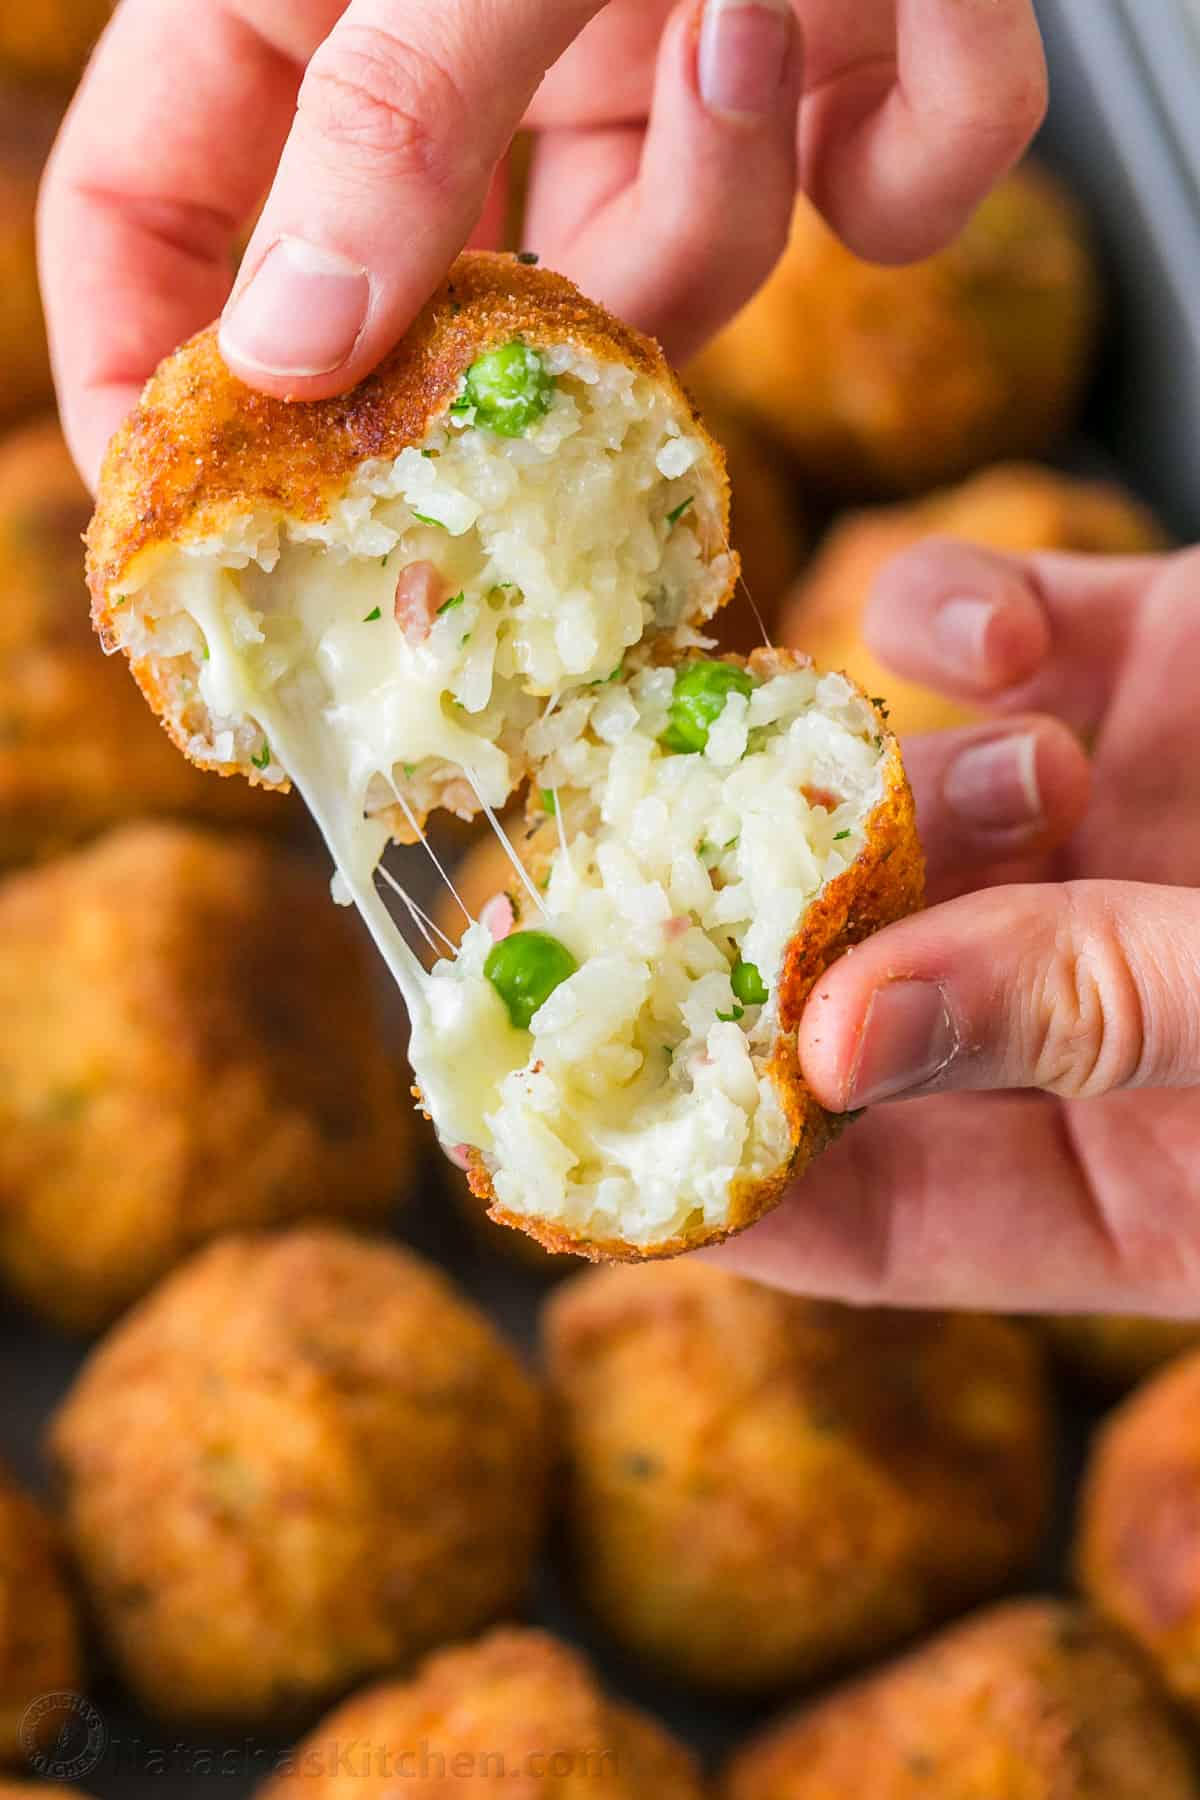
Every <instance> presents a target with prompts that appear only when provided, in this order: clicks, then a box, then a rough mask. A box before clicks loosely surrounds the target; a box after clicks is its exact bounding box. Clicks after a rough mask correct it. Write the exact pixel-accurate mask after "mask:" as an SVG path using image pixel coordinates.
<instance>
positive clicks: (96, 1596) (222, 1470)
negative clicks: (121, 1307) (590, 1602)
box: [50, 1227, 550, 1724]
mask: <svg viewBox="0 0 1200 1800" xmlns="http://www.w3.org/2000/svg"><path fill="white" fill-rule="evenodd" d="M546 1424H547V1420H546V1408H545V1405H544V1402H543V1398H542V1395H541V1392H540V1390H539V1389H538V1388H537V1386H536V1385H535V1384H534V1382H533V1381H532V1380H531V1379H530V1377H529V1376H528V1375H527V1374H526V1372H525V1370H524V1369H523V1367H522V1366H521V1363H520V1361H519V1359H518V1358H517V1356H516V1355H515V1354H514V1352H513V1351H512V1350H511V1349H510V1347H509V1346H508V1345H507V1343H506V1342H505V1341H504V1339H503V1338H502V1337H501V1336H500V1334H499V1333H498V1332H497V1331H496V1330H495V1329H494V1328H493V1326H492V1324H491V1322H490V1321H489V1320H488V1319H487V1318H486V1316H485V1315H484V1314H483V1313H481V1312H480V1311H479V1309H478V1308H477V1307H476V1306H474V1305H473V1304H472V1303H471V1302H470V1301H468V1300H467V1299H466V1298H465V1297H464V1296H462V1295H461V1294H460V1293H459V1292H458V1291H457V1290H456V1289H455V1287H454V1286H453V1284H452V1283H451V1282H450V1281H448V1280H447V1279H446V1277H445V1276H444V1275H443V1274H442V1273H441V1271H440V1270H438V1269H435V1268H433V1267H432V1266H431V1265H430V1264H428V1263H426V1262H425V1261H424V1260H423V1259H422V1258H420V1257H419V1256H417V1255H415V1254H414V1253H413V1252H411V1251H407V1250H404V1249H401V1248H400V1247H399V1246H398V1245H395V1244H391V1243H385V1242H382V1241H378V1240H372V1239H366V1240H364V1239H363V1238H360V1237H356V1236H354V1235H352V1234H351V1233H349V1232H345V1231H338V1230H335V1229H332V1228H324V1229H322V1228H318V1227H309V1228H302V1229H296V1230H292V1231H288V1232H283V1233H280V1234H277V1235H267V1234H246V1235H240V1236H236V1237H226V1238H223V1239H222V1240H221V1241H220V1242H219V1243H216V1244H213V1245H211V1246H209V1247H208V1248H207V1249H206V1250H203V1251H201V1252H200V1254H199V1255H197V1256H196V1257H194V1258H193V1259H192V1261H191V1262H189V1263H188V1264H187V1265H186V1266H185V1267H184V1268H182V1269H179V1270H177V1271H176V1272H175V1273H174V1274H173V1275H171V1276H170V1277H169V1278H168V1279H167V1280H166V1281H165V1282H164V1283H163V1284H162V1285H161V1286H160V1287H159V1288H157V1289H156V1290H155V1292H154V1293H153V1294H152V1295H151V1296H150V1298H149V1299H148V1300H146V1301H144V1302H143V1303H142V1304H141V1305H140V1306H139V1307H137V1308H136V1309H135V1310H134V1311H133V1312H132V1313H131V1314H130V1315H129V1317H128V1318H127V1319H124V1320H122V1321H121V1323H120V1324H118V1325H117V1326H116V1327H115V1328H114V1330H113V1331H112V1332H111V1333H110V1335H109V1336H108V1337H107V1338H106V1339H105V1340H104V1342H103V1343H102V1344H101V1345H100V1346H99V1347H98V1348H97V1349H96V1350H95V1351H94V1352H93V1353H92V1355H91V1357H90V1358H89V1359H88V1361H87V1362H86V1363H85V1365H84V1367H83V1369H82V1371H81V1372H80V1374H79V1375H78V1377H77V1379H76V1381H75V1384H74V1386H73V1387H72V1388H71V1390H70V1392H69V1393H68V1395H67V1397H66V1399H65V1401H64V1402H63V1404H62V1406H61V1408H60V1410H59V1411H58V1413H57V1414H56V1416H55V1418H54V1420H53V1423H52V1426H51V1430H50V1448H51V1451H52V1455H53V1458H54V1462H55V1466H56V1469H57V1472H58V1476H59V1480H60V1483H61V1490H62V1496H63V1514H64V1522H65V1528H66V1531H67V1535H68V1539H69V1542H70V1544H71V1547H72V1550H73V1552H74V1554H75V1559H76V1563H77V1565H78V1567H79V1569H80V1572H81V1576H82V1579H83V1581H84V1584H85V1587H86V1590H87V1593H88V1597H89V1600H90V1603H91V1609H92V1613H93V1616H94V1617H95V1619H96V1622H97V1624H98V1626H99V1628H100V1630H101V1633H102V1635H103V1637H104V1639H105V1641H106V1643H107V1645H108V1648H109V1651H110V1653H111V1655H112V1658H113V1660H114V1661H115V1663H116V1665H117V1667H118V1668H119V1669H120V1671H121V1674H122V1676H123V1678H124V1680H125V1682H126V1684H127V1685H128V1686H129V1687H130V1688H132V1689H133V1691H134V1692H135V1693H136V1694H137V1695H138V1696H139V1698H140V1699H141V1701H142V1702H143V1703H144V1704H145V1705H147V1706H149V1707H151V1708H153V1709H154V1710H156V1711H157V1712H159V1713H161V1714H162V1715H164V1716H165V1717H174V1718H179V1719H195V1720H197V1721H201V1720H228V1721H231V1722H232V1721H233V1720H242V1721H244V1722H245V1723H247V1724H249V1723H251V1722H261V1723H265V1722H267V1721H268V1720H277V1721H281V1722H282V1721H284V1720H286V1721H287V1722H289V1723H290V1722H293V1721H294V1720H295V1719H296V1718H297V1717H304V1718H308V1717H311V1714H312V1709H313V1707H314V1706H316V1705H319V1704H322V1703H328V1702H330V1701H332V1700H333V1699H334V1698H336V1697H337V1696H338V1695H339V1694H341V1693H344V1692H345V1691H346V1689H347V1688H348V1687H349V1686H351V1685H352V1684H353V1683H355V1682H358V1681H362V1680H365V1679H367V1678H370V1677H373V1676H375V1675H377V1674H381V1673H383V1672H384V1671H385V1670H389V1669H395V1668H399V1667H402V1666H403V1665H405V1664H406V1663H408V1662H409V1661H411V1660H412V1659H413V1658H415V1657H418V1656H423V1655H425V1654H426V1653H427V1652H428V1651H429V1650H430V1649H432V1648H434V1647H436V1646H437V1645H439V1644H441V1643H444V1642H446V1641H449V1640H453V1639H456V1638H459V1637H462V1636H464V1635H466V1634H467V1633H470V1632H473V1631H475V1630H478V1629H479V1628H480V1627H482V1626H484V1625H487V1624H490V1623H491V1621H492V1620H493V1619H495V1618H498V1617H503V1616H505V1615H507V1614H511V1613H512V1612H513V1611H514V1610H516V1609H517V1608H519V1606H520V1605H521V1602H522V1598H523V1592H524V1588H525V1584H526V1580H527V1578H528V1573H529V1568H530V1564H531V1562H532V1559H533V1556H534V1554H535V1552H536V1549H537V1545H538V1541H539V1538H540V1535H541V1528H542V1523H543V1518H544V1510H545V1498H546V1488H547V1475H548V1466H549V1460H550V1459H549V1454H548V1443H547V1433H546Z"/></svg>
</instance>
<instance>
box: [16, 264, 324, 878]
mask: <svg viewBox="0 0 1200 1800" xmlns="http://www.w3.org/2000/svg"><path fill="white" fill-rule="evenodd" d="M2 305H3V299H2V298H0V306H2ZM90 509H91V502H90V500H89V498H88V495H87V491H86V489H85V488H84V486H83V483H82V482H81V481H80V479H79V476H78V475H77V473H76V471H75V466H74V464H73V463H72V461H71V458H70V456H69V455H68V452H67V447H66V445H65V444H64V443H63V440H62V434H61V433H60V431H59V429H58V426H57V424H56V423H55V422H54V420H53V419H49V418H47V419H43V420H41V421H39V422H38V423H36V424H34V425H30V426H28V427H26V428H25V429H23V430H22V431H20V432H18V433H16V434H15V435H13V436H12V437H9V438H8V439H6V440H5V442H4V443H3V444H2V445H0V564H2V565H3V568H4V571H5V582H6V588H5V592H6V598H5V606H4V610H3V614H2V615H0V863H16V862H24V861H29V860H31V859H33V858H36V857H39V856H43V855H46V854H47V853H49V852H50V851H53V850H56V849H61V848H64V847H66V846H67V845H69V844H72V843H75V842H78V841H80V840H82V839H84V838H87V837H91V836H93V835H94V834H95V833H96V832H98V831H101V830H103V829H104V828H105V827H106V826H109V825H113V824H116V823H118V822H119V821H121V820H123V819H127V818H133V817H136V816H138V815H141V814H147V813H179V814H189V815H192V816H195V817H197V818H205V819H212V820H214V821H219V822H220V823H226V822H228V823H230V824H237V823H245V824H258V825H262V826H264V827H266V828H271V829H279V828H283V827H286V826H287V825H288V824H289V823H290V822H291V821H292V820H293V819H294V816H295V815H294V811H293V809H292V808H291V807H290V806H289V805H288V804H287V803H286V802H284V801H282V800H280V799H278V798H276V797H275V796H273V795H267V794H256V793H254V792H252V791H251V790H250V789H249V788H248V787H247V786H246V784H245V783H244V782H241V781H212V780H208V779H206V778H205V776H204V775H203V774H201V773H200V771H198V770H195V769H192V768H190V767H189V766H188V764H187V763H186V762H185V761H184V759H183V758H182V757H181V756H180V755H179V754H178V752H177V751H176V750H175V748H174V746H173V745H172V744H171V742H170V740H169V739H168V738H167V736H166V734H165V733H164V732H163V731H162V730H161V729H160V728H159V726H158V725H157V724H156V722H155V720H154V719H153V718H152V717H151V716H150V714H149V713H148V712H147V710H146V707H145V704H144V703H143V701H142V698H141V696H140V694H139V693H138V691H137V688H136V686H135V685H134V683H133V682H132V681H130V679H129V671H128V670H127V669H126V668H125V666H124V663H123V661H121V660H116V659H106V658H105V657H104V656H103V654H102V653H101V650H100V646H99V645H98V644H97V642H96V636H95V633H94V632H93V631H92V629H91V623H90V620H89V617H88V599H87V588H86V586H85V583H84V580H83V548H82V543H81V539H82V536H83V533H84V531H85V530H86V527H87V522H88V516H89V512H90Z"/></svg>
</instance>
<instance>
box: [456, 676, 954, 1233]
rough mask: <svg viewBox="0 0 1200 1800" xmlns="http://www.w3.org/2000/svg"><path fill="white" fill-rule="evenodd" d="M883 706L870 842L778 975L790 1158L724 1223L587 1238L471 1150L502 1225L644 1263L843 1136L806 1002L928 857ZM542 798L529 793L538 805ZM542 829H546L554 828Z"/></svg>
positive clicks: (793, 943) (914, 896)
mask: <svg viewBox="0 0 1200 1800" xmlns="http://www.w3.org/2000/svg"><path fill="white" fill-rule="evenodd" d="M726 660H728V661H731V662H737V661H740V660H741V659H739V658H736V657H730V658H727V659H726ZM809 660H810V659H809V658H808V657H806V656H801V655H798V654H797V653H796V652H794V651H790V650H755V651H754V652H753V653H752V655H751V656H750V657H748V658H747V659H745V666H746V667H747V668H748V669H749V671H750V673H751V674H752V675H753V676H754V677H755V679H756V680H757V681H768V680H770V679H771V678H772V676H775V675H780V674H786V673H789V672H790V671H792V670H794V669H796V668H798V667H803V666H805V665H806V664H807V663H808V662H809ZM876 711H877V716H878V721H879V743H880V747H881V748H884V749H885V750H886V762H885V764H884V768H883V794H882V797H881V798H880V800H879V802H878V803H877V805H876V806H875V808H874V810H873V812H872V813H871V815H870V817H869V819H868V821H867V826H866V833H865V836H866V842H865V844H864V846H863V849H862V850H861V851H860V853H859V855H858V856H857V858H856V859H855V861H854V862H853V863H852V864H851V865H850V867H849V868H848V869H846V870H845V871H844V872H843V873H842V874H841V875H839V876H837V877H836V879H834V880H833V881H831V882H829V884H828V885H827V886H826V887H825V888H823V889H822V890H821V892H820V893H819V894H818V895H817V897H816V899H815V900H814V901H813V902H812V904H811V905H810V906H809V908H808V911H807V912H806V913H805V914H804V917H803V918H802V919H801V920H800V921H799V922H798V923H797V926H796V930H795V933H794V934H793V936H792V938H791V939H790V940H789V942H788V945H787V949H786V951H785V952H784V958H783V967H782V969H781V971H780V975H779V1008H778V1029H777V1031H776V1034H775V1038H774V1042H773V1045H772V1048H771V1055H770V1058H769V1060H768V1062H767V1064H766V1072H767V1074H768V1075H769V1076H770V1078H771V1080H772V1082H773V1083H774V1086H775V1089H776V1092H777V1093H778V1096H779V1102H780V1105H781V1107H782V1109H783V1112H784V1116H785V1117H786V1119H787V1121H788V1125H789V1128H790V1135H791V1144H792V1154H791V1158H790V1160H789V1161H788V1162H787V1163H785V1164H784V1165H783V1166H782V1167H781V1168H779V1169H778V1170H777V1171H776V1172H775V1173H774V1174H771V1175H767V1176H763V1177H761V1178H759V1179H754V1180H750V1179H742V1180H740V1181H739V1182H737V1183H736V1184H735V1185H734V1187H733V1190H732V1192H731V1196H730V1203H729V1213H728V1217H727V1219H726V1220H725V1221H724V1222H723V1223H722V1224H721V1225H720V1226H719V1227H718V1228H714V1227H712V1226H711V1225H709V1226H706V1225H705V1224H704V1222H703V1221H699V1222H698V1223H697V1224H696V1225H695V1226H694V1227H689V1228H688V1229H687V1230H685V1231H683V1232H681V1233H679V1234H678V1235H676V1236H673V1237H664V1238H660V1239H658V1240H657V1241H656V1242H655V1243H653V1244H650V1245H647V1244H644V1243H641V1244H632V1243H629V1242H627V1241H626V1240H625V1239H624V1238H620V1237H610V1238H592V1237H581V1236H579V1235H578V1233H577V1232H576V1231H575V1230H574V1229H573V1228H572V1227H570V1226H567V1225H564V1224H562V1223H560V1222H559V1221H557V1220H555V1219H550V1218H541V1217H535V1216H534V1215H532V1214H528V1213H514V1212H511V1211H509V1210H508V1209H507V1208H506V1207H504V1206H503V1205H502V1204H501V1203H500V1202H499V1201H498V1200H497V1199H496V1197H495V1194H494V1192H493V1189H492V1182H491V1177H490V1175H489V1173H488V1170H487V1168H486V1167H485V1165H484V1162H483V1158H482V1157H481V1156H480V1155H479V1153H478V1152H477V1151H472V1153H471V1162H470V1182H471V1189H472V1191H473V1193H474V1194H475V1195H476V1196H477V1197H478V1198H479V1199H480V1200H483V1201H485V1202H486V1203H487V1207H488V1213H489V1216H490V1217H491V1218H493V1219H495V1220H496V1221H497V1222H498V1223H499V1224H501V1225H511V1226H514V1227H515V1228H516V1229H517V1230H519V1231H525V1232H528V1233H529V1235H530V1236H531V1237H533V1238H535V1239H536V1240H537V1242H538V1243H540V1244H541V1245H542V1246H543V1247H544V1248H545V1249H547V1250H549V1251H551V1252H552V1253H554V1254H558V1253H559V1252H562V1251H568V1252H570V1254H571V1255H573V1256H582V1257H586V1258H587V1259H588V1260H589V1261H591V1262H643V1261H646V1260H648V1259H653V1258H662V1257H673V1256H679V1255H682V1254H683V1252H685V1251H688V1250H695V1249H697V1248H698V1247H699V1246H700V1245H702V1244H708V1243H714V1242H717V1241H719V1240H722V1239H724V1238H727V1237H730V1236H732V1235H734V1234H735V1233H737V1232H739V1231H745V1230H746V1229H747V1228H748V1227H749V1226H751V1225H753V1224H755V1223H756V1222H757V1221H758V1220H759V1219H761V1218H762V1217H763V1216H764V1215H765V1214H766V1213H768V1212H770V1211H771V1210H772V1209H773V1208H774V1207H776V1206H778V1204H779V1202H780V1200H782V1198H783V1196H784V1194H785V1193H786V1192H787V1190H788V1187H789V1186H790V1185H791V1183H792V1182H793V1181H795V1180H796V1179H797V1178H798V1177H799V1176H801V1175H803V1173H804V1171H805V1170H806V1169H807V1168H808V1166H809V1164H810V1163H811V1162H812V1161H813V1159H814V1157H816V1156H819V1155H820V1153H821V1151H822V1150H825V1149H827V1148H828V1146H829V1145H830V1144H831V1143H833V1142H834V1141H835V1139H836V1138H838V1137H840V1135H841V1133H842V1131H843V1130H844V1128H845V1125H846V1117H845V1115H844V1114H837V1113H829V1112H826V1111H825V1109H824V1108H823V1107H822V1106H819V1105H818V1103H817V1101H816V1099H815V1097H814V1096H813V1094H812V1092H811V1090H810V1088H809V1086H808V1083H807V1082H806V1081H805V1079H804V1076H803V1074H802V1072H801V1069H800V1055H799V1049H798V1044H797V1037H798V1032H799V1026H800V1019H801V1016H802V1014H803V1012H804V1005H805V1002H806V1000H807V999H808V996H809V994H810V993H811V992H812V990H813V988H814V987H815V986H816V984H817V982H818V981H819V980H820V979H821V976H822V975H823V974H824V973H825V970H826V969H827V968H828V967H829V966H830V964H831V963H834V962H836V961H837V959H838V957H839V956H842V955H844V954H845V952H846V951H847V950H849V949H851V948H852V947H853V946H854V945H855V944H859V943H861V942H862V941H863V940H864V939H865V938H868V937H870V936H871V935H872V933H873V932H876V931H880V930H882V928H883V927H884V926H885V925H891V924H894V923H895V921H896V920H898V919H903V918H906V917H907V916H908V915H909V914H910V913H913V912H916V911H917V910H918V909H919V907H920V906H921V905H922V903H923V900H924V895H925V858H924V854H923V852H922V849H921V842H920V839H919V838H918V836H917V823H916V809H915V806H914V803H913V796H912V790H911V788H910V787H909V785H908V777H907V776H906V775H905V773H904V764H903V761H902V759H901V755H900V746H899V744H898V743H897V741H896V738H895V736H894V735H893V734H892V732H891V731H890V730H889V728H888V726H887V724H886V722H885V718H884V716H883V714H882V713H881V712H879V709H878V708H877V709H876ZM539 805H540V802H539V801H535V800H534V798H533V796H532V795H531V796H530V808H531V810H532V809H534V808H535V807H537V806H539ZM543 836H544V837H548V836H549V833H548V832H545V833H543ZM526 854H527V857H528V861H529V864H530V867H531V868H533V869H534V870H537V869H538V866H539V865H538V851H537V847H536V845H535V846H534V848H533V850H532V852H529V851H527V852H526Z"/></svg>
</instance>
